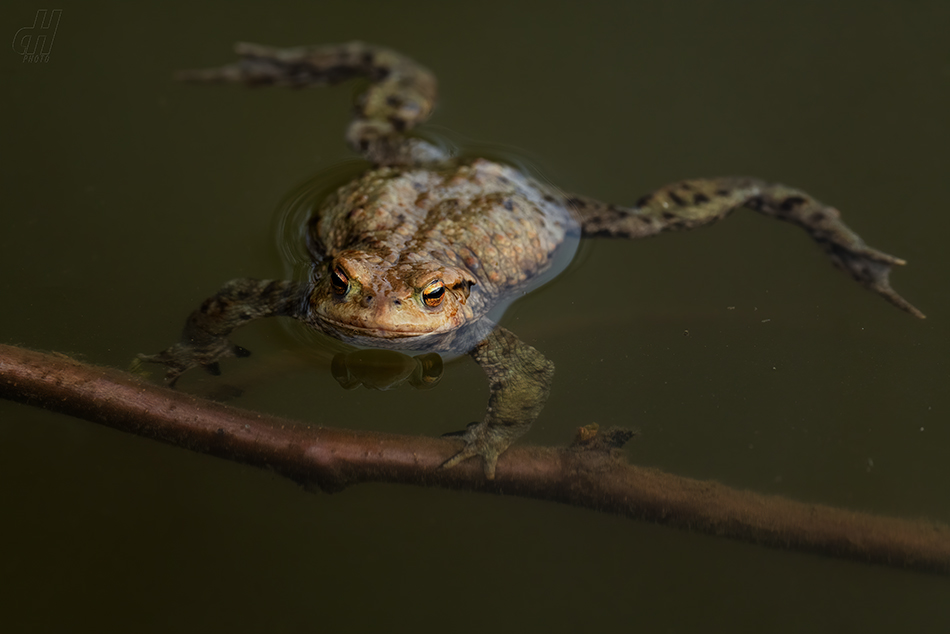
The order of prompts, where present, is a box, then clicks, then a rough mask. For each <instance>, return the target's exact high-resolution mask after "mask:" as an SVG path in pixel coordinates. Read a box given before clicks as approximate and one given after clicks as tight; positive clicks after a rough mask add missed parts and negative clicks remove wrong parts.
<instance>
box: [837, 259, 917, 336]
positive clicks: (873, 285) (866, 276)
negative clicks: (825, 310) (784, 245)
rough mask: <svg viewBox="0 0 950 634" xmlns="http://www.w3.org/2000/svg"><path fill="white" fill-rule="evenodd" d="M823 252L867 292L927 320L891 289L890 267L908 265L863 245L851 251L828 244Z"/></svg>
mask: <svg viewBox="0 0 950 634" xmlns="http://www.w3.org/2000/svg"><path fill="white" fill-rule="evenodd" d="M826 250H827V252H828V256H829V257H830V258H831V261H832V262H833V263H834V264H835V266H837V267H838V268H840V269H841V270H843V271H845V272H846V273H848V274H850V275H851V277H853V278H854V280H855V281H856V282H858V283H859V284H861V285H862V286H864V287H865V288H866V289H868V290H871V291H874V292H875V293H877V294H878V295H881V296H882V297H883V298H884V299H886V300H887V301H889V302H890V303H892V304H894V305H895V306H897V307H898V308H900V309H901V310H904V311H907V312H908V313H910V314H911V315H913V316H914V317H918V318H920V319H926V316H925V315H924V314H923V313H922V312H920V311H919V310H918V309H917V307H916V306H914V305H913V304H911V303H910V302H908V301H907V300H906V299H904V298H903V297H901V296H900V295H899V294H898V293H897V291H895V290H894V289H893V288H892V287H891V281H890V276H891V268H892V267H894V266H903V265H905V264H907V262H905V261H904V260H902V259H900V258H896V257H894V256H893V255H888V254H887V253H884V252H882V251H878V250H877V249H872V248H871V247H869V246H866V245H864V244H863V243H862V244H861V246H858V247H850V248H849V247H848V246H845V245H839V244H835V243H829V244H828V245H826Z"/></svg>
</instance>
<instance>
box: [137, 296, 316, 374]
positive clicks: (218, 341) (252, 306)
mask: <svg viewBox="0 0 950 634" xmlns="http://www.w3.org/2000/svg"><path fill="white" fill-rule="evenodd" d="M308 290H309V285H308V284H305V283H302V282H284V281H274V280H252V279H238V280H231V281H230V282H228V283H227V284H225V285H224V287H223V288H222V289H221V290H220V291H218V293H217V294H216V295H214V296H212V297H209V298H208V299H206V300H205V301H204V302H203V303H202V304H201V307H200V308H198V309H197V310H196V311H194V312H193V313H191V315H190V316H189V317H188V321H187V322H185V328H184V330H183V331H182V333H181V340H180V341H179V342H178V343H176V344H174V345H173V346H171V347H169V348H167V349H165V350H163V351H162V352H159V353H158V354H150V355H149V354H140V355H138V359H139V360H141V361H146V362H149V363H161V364H163V365H164V366H165V367H166V368H167V370H166V373H165V381H166V382H167V383H168V384H169V385H174V384H175V381H177V380H178V377H179V376H181V374H182V373H183V372H185V371H186V370H188V369H190V368H194V367H198V366H201V367H203V368H204V369H205V370H207V371H208V372H210V373H211V374H220V373H221V369H220V368H219V366H218V361H219V360H220V359H224V358H226V357H246V356H248V355H249V354H251V353H250V352H249V351H247V350H245V349H244V348H242V347H241V346H237V345H234V344H233V343H231V341H230V340H229V339H228V335H230V334H231V331H233V330H234V329H235V328H237V327H239V326H243V325H244V324H246V323H248V322H249V321H251V320H253V319H260V318H262V317H275V316H287V317H295V318H297V319H302V318H304V317H305V311H306V302H307V294H308Z"/></svg>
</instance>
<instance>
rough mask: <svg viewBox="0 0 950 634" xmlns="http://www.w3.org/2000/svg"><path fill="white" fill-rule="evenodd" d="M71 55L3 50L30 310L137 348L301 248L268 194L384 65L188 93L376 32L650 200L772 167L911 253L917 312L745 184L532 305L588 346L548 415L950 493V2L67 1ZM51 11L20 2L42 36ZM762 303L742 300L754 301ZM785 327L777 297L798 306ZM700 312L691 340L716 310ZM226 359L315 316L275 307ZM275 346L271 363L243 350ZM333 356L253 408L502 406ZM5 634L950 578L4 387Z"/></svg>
mask: <svg viewBox="0 0 950 634" xmlns="http://www.w3.org/2000/svg"><path fill="white" fill-rule="evenodd" d="M56 7H60V8H62V9H63V14H62V20H61V22H60V25H59V29H58V31H57V33H56V36H55V41H54V46H53V48H52V52H51V54H50V58H49V61H48V62H47V63H41V64H24V63H22V62H21V58H20V57H19V56H18V55H17V54H16V53H14V52H13V51H12V49H10V48H8V49H6V53H4V54H2V55H0V65H2V68H3V73H4V74H3V76H4V78H5V82H6V86H5V90H4V108H3V112H4V114H3V123H4V125H3V147H4V153H3V157H4V159H3V160H4V169H3V171H2V176H0V178H2V181H3V190H2V191H3V193H4V202H5V205H4V210H3V212H2V215H0V266H2V269H0V270H2V271H3V273H4V275H3V278H2V282H0V285H2V286H0V298H2V299H0V302H2V303H0V306H2V310H0V341H2V342H4V343H18V344H23V345H27V346H30V347H34V348H37V349H46V350H57V351H62V352H66V353H69V354H73V355H77V356H79V357H81V358H83V359H85V360H88V361H90V362H95V363H100V364H106V365H113V366H118V367H125V366H126V365H127V364H128V361H129V360H130V359H131V358H132V357H133V356H134V354H135V353H137V352H143V351H148V352H152V351H156V350H158V349H160V348H162V347H164V346H165V345H167V344H169V343H170V342H171V341H172V340H174V338H175V337H176V336H177V334H178V331H179V328H180V325H181V322H182V320H183V319H184V317H185V316H186V315H187V313H188V312H189V311H190V310H191V309H192V308H194V307H195V306H196V305H197V304H198V303H199V302H200V301H201V300H202V299H203V298H204V297H206V296H207V295H208V294H210V293H212V292H213V291H215V290H216V289H217V288H218V287H219V286H220V285H221V283H223V282H224V281H226V280H228V279H231V278H234V277H240V276H255V277H271V276H278V277H279V276H281V275H282V274H283V272H284V269H285V264H284V263H283V262H282V261H281V259H280V257H279V252H278V248H277V246H276V244H275V237H274V236H275V227H274V225H275V218H274V213H275V209H276V208H277V206H278V203H279V202H280V200H281V199H282V198H283V197H284V196H285V195H287V193H288V192H290V191H291V190H293V188H294V187H295V186H297V185H299V184H300V183H301V182H303V181H305V180H306V179H308V178H309V177H311V176H312V175H313V174H314V173H316V172H317V171H319V170H321V169H326V168H328V167H331V166H333V165H335V164H337V163H339V162H341V161H343V160H346V159H349V158H352V155H351V154H350V153H349V151H348V150H347V149H346V147H345V145H344V142H343V130H344V126H345V125H346V122H347V121H348V117H349V106H350V103H351V100H352V95H353V87H352V86H349V85H347V86H343V87H338V88H336V89H328V90H311V91H306V92H290V91H276V90H273V91H272V90H262V91H246V90H243V89H240V88H233V87H212V88H205V87H192V86H181V85H176V84H175V83H173V82H172V81H171V80H170V76H171V73H172V71H173V70H175V69H179V68H188V67H195V66H207V65H215V64H220V63H224V62H227V61H229V60H230V53H229V51H230V46H231V44H232V42H234V41H236V40H249V41H260V42H264V43H269V44H276V45H292V44H309V43H325V42H339V41H345V40H348V39H354V38H360V39H364V40H367V41H372V42H378V43H380V44H386V45H389V46H392V47H394V48H397V49H399V50H401V51H403V52H405V53H407V54H409V55H411V56H413V57H414V58H416V59H417V60H419V61H420V62H422V63H424V64H425V65H427V66H428V67H430V68H431V69H433V70H434V71H435V72H436V73H437V74H438V76H439V79H440V90H441V102H440V107H439V110H438V111H437V113H436V115H435V117H434V118H433V120H432V127H433V128H437V129H443V130H447V131H449V132H451V133H452V134H458V135H464V136H466V137H469V138H472V139H474V140H475V141H477V142H480V143H501V144H507V145H510V146H512V147H515V148H520V151H521V152H523V153H524V154H525V155H526V156H529V157H530V158H531V160H532V161H534V162H535V163H537V164H538V165H540V167H541V169H542V170H543V172H544V174H545V175H546V176H547V177H548V178H550V179H551V180H553V181H554V182H556V183H558V184H559V185H561V186H562V187H563V188H565V189H567V190H574V191H578V192H581V193H584V194H588V195H591V196H596V197H600V198H603V199H606V200H613V201H616V202H619V203H631V202H632V201H634V200H636V198H637V197H639V196H640V195H641V194H643V193H645V192H647V191H649V190H651V189H653V188H655V187H658V186H660V185H663V184H665V183H667V182H670V181H673V180H677V179H681V178H685V177H693V176H711V175H722V174H750V175H755V176H759V177H762V178H766V179H771V180H778V181H782V182H786V183H788V184H791V185H795V186H798V187H801V188H802V189H805V190H807V191H808V192H810V193H812V194H813V195H815V196H817V197H818V198H820V199H822V200H824V201H826V202H829V203H831V204H834V205H835V206H837V207H839V208H840V209H841V210H842V211H843V213H844V214H845V217H846V218H847V219H848V221H849V223H850V224H851V226H852V227H853V228H854V229H855V230H856V231H858V232H859V233H860V234H861V235H862V236H863V237H864V238H865V239H867V241H868V242H869V243H870V244H872V245H874V246H876V247H878V248H880V249H882V250H885V251H888V252H890V253H894V254H896V255H899V256H901V257H904V258H906V259H907V260H908V261H909V262H910V265H909V266H908V267H906V269H904V270H900V271H898V272H896V274H895V275H894V280H893V281H894V283H895V286H896V287H897V288H898V290H899V291H901V292H902V293H903V294H904V295H905V296H906V297H907V298H908V299H909V300H910V301H912V302H914V303H915V304H917V305H918V306H919V307H920V308H921V310H923V311H924V312H925V313H927V314H928V315H929V319H928V320H926V321H923V322H919V321H915V320H914V319H913V318H911V317H909V316H907V315H904V314H901V313H900V312H898V311H897V310H895V309H893V308H892V307H890V306H889V305H887V304H886V303H884V302H883V301H881V300H880V299H878V298H876V297H873V296H872V295H871V294H869V293H867V292H865V291H863V290H861V289H860V288H859V287H858V286H857V285H855V284H854V283H853V282H851V281H850V280H848V279H847V278H846V277H845V276H843V275H841V274H840V273H837V272H836V271H834V270H833V269H832V268H831V267H830V266H829V265H828V264H827V262H826V261H825V260H824V258H823V256H822V255H821V254H820V253H819V251H818V249H817V248H815V247H814V245H813V244H811V242H810V241H809V240H808V239H807V237H805V236H804V234H802V233H801V232H798V231H796V230H795V229H794V228H792V227H790V226H787V225H782V224H780V223H776V222H774V221H772V220H769V219H765V218H761V217H758V216H755V215H754V214H752V213H751V212H749V213H742V214H736V215H735V216H733V217H731V218H730V219H728V220H727V221H726V222H724V223H723V224H721V225H719V226H716V227H714V228H711V229H708V230H702V231H698V232H695V233H692V234H682V235H669V236H664V237H661V238H657V239H654V240H648V241H643V242H637V243H626V242H601V243H596V244H591V245H588V247H587V248H586V250H585V255H584V260H583V262H582V263H581V264H580V265H578V266H575V267H573V268H572V269H571V270H570V271H569V272H568V273H566V274H564V275H562V276H561V277H560V278H559V279H558V280H557V281H555V282H554V283H552V284H549V285H547V286H545V287H544V288H542V289H540V290H539V291H537V292H535V293H533V294H532V295H530V296H529V297H528V298H526V299H525V300H523V301H522V302H519V303H518V304H516V305H515V306H514V307H513V308H512V309H511V310H510V311H509V313H508V316H507V318H506V322H505V323H506V325H507V326H508V327H509V328H511V329H512V330H514V331H516V332H518V333H519V334H520V335H521V336H522V337H523V338H524V339H525V340H527V341H528V342H530V343H531V344H532V345H534V346H535V347H537V348H538V349H540V350H542V351H543V352H544V354H545V355H546V356H548V357H549V358H550V359H552V360H553V361H554V362H555V363H556V364H557V383H556V386H555V390H554V392H553V394H552V398H551V401H550V402H549V404H548V406H547V408H546V410H545V412H544V413H543V414H542V417H541V419H540V420H539V421H538V422H537V424H536V425H535V427H534V429H533V430H532V432H531V433H530V434H529V436H527V437H526V439H525V441H526V442H532V443H548V444H557V443H562V444H563V443H565V442H567V441H568V440H569V439H570V437H571V436H572V433H573V429H574V427H576V426H577V425H580V424H585V423H588V422H592V421H595V422H598V423H600V424H601V425H614V424H619V425H628V426H629V425H636V426H638V427H640V428H641V430H642V432H643V433H642V435H641V436H640V438H638V439H637V440H636V442H635V443H634V444H633V445H632V446H631V447H630V449H629V456H630V458H631V460H633V461H635V462H637V463H639V464H644V465H652V466H657V467H659V468H662V469H664V470H667V471H670V472H673V473H678V474H682V475H688V476H691V477H697V478H707V479H717V480H720V481H722V482H724V483H726V484H729V485H731V486H735V487H739V488H747V489H753V490H756V491H761V492H768V493H777V494H781V495H786V496H789V497H792V498H795V499H799V500H804V501H812V502H820V503H826V504H833V505H840V506H844V507H848V508H853V509H858V510H864V511H870V512H875V513H881V514H887V515H895V516H904V517H921V516H923V517H929V518H932V519H935V520H939V521H942V522H950V460H948V457H947V456H948V452H950V417H948V412H950V395H948V390H947V384H948V379H950V355H948V352H950V321H948V315H950V299H948V295H947V293H946V279H947V273H948V270H950V251H948V249H947V248H946V246H945V241H946V236H947V234H948V229H950V220H948V219H950V213H948V202H947V195H946V191H945V189H946V187H945V185H946V183H947V174H948V172H950V159H948V153H947V147H950V124H948V116H947V113H948V112H950V40H948V39H947V36H946V32H947V27H948V25H950V5H948V4H947V3H945V2H939V1H937V2H915V3H897V2H894V3H877V2H857V1H853V2H836V3H831V4H829V3H800V2H795V3H792V2H785V3H768V4H766V3H751V2H750V3H708V2H680V3H666V4H660V3H638V2H632V3H617V5H616V6H610V5H603V6H601V5H599V4H594V3H584V4H583V5H579V6H577V7H575V6H574V5H570V4H561V3H494V2H480V3H466V4H459V5H457V6H453V5H450V4H447V3H429V4H426V3H402V4H398V3H379V4H374V3H365V2H362V3H343V2H328V1H324V2H297V3H294V2H268V3H260V4H253V3H237V2H230V3H226V2H218V3H206V4H204V5H202V6H200V7H195V6H192V5H191V4H190V3H184V2H177V3H166V4H165V5H163V6H162V7H161V8H158V7H154V8H148V7H144V6H139V5H134V4H132V3H105V2H92V1H87V2H82V3H79V2H66V3H63V4H60V5H56V6H52V5H51V6H50V7H49V8H56ZM38 8H42V5H39V6H38V5H35V4H29V3H24V2H14V3H7V4H6V5H4V7H3V8H2V9H0V18H2V19H0V34H3V33H5V34H6V37H7V38H8V41H10V40H11V39H12V38H13V37H14V35H15V34H16V32H17V30H18V29H19V28H20V27H23V26H29V25H30V24H32V23H33V18H34V15H35V13H36V9H38ZM730 306H732V307H735V308H734V310H727V307H730ZM766 320H768V321H766ZM687 330H688V331H689V336H688V337H685V336H684V331H687ZM237 339H238V340H239V341H240V342H241V343H242V345H245V346H247V347H248V348H251V349H252V350H254V351H255V356H254V357H252V358H251V359H250V360H246V361H243V362H241V364H232V365H230V366H226V367H225V371H226V372H228V373H229V374H237V373H240V372H245V371H250V372H253V371H254V368H261V367H269V366H268V365H267V364H268V363H269V361H268V360H269V359H272V357H273V356H274V355H277V354H279V353H280V352H281V351H283V350H285V349H288V348H292V347H294V345H295V339H294V338H293V337H292V336H290V335H289V334H288V333H287V332H286V330H285V329H283V328H282V327H281V326H280V325H279V324H277V323H260V324H256V325H253V326H251V327H249V328H247V329H245V330H244V331H241V332H240V333H239V334H238V336H237ZM247 368H251V369H250V370H248V369H247ZM486 398H487V386H486V385H485V381H484V379H483V377H482V375H481V372H480V370H479V369H478V368H477V366H475V365H474V364H473V363H471V362H470V361H467V360H466V361H462V362H459V363H454V364H451V365H449V367H448V368H447V372H446V376H445V377H444V378H443V380H442V383H441V384H440V385H439V386H438V387H437V388H436V389H435V390H432V391H428V392H417V391H413V390H409V389H405V390H396V391H392V392H386V393H376V392H370V391H367V390H362V389H361V390H357V391H353V392H345V391H343V390H341V389H340V388H339V387H338V386H337V385H336V383H335V382H334V381H333V379H332V377H331V376H330V375H329V372H328V371H327V370H326V368H325V367H324V366H313V367H312V368H311V369H310V370H307V371H297V372H294V373H290V374H286V375H281V376H280V378H279V380H274V381H271V382H268V383H265V384H263V385H261V387H259V388H258V389H255V390H253V391H251V392H249V393H248V394H247V395H246V396H245V397H243V398H241V399H240V400H239V401H238V403H237V404H238V405H240V406H242V407H247V408H253V409H259V410H262V411H266V412H272V413H276V414H281V415H286V416H291V417H294V418H298V419H301V420H312V421H319V422H322V423H326V424H335V425H341V426H349V427H353V428H366V429H381V430H391V431H396V432H402V433H420V434H429V435H435V434H438V433H441V432H444V431H448V430H451V429H457V428H459V427H460V426H461V425H462V424H464V423H466V422H468V421H470V420H475V419H478V418H480V417H481V415H482V413H483V408H484V404H485V399H486ZM0 482H2V484H0V513H2V515H0V544H2V549H0V552H2V553H3V555H2V557H0V630H3V631H10V632H26V631H95V632H109V631H115V632H120V631H121V632H126V631H163V632H167V631H176V632H177V631H185V632H187V631H199V630H201V631H275V632H277V631H306V630H321V631H334V632H336V631H386V632H396V631H430V630H436V629H440V630H441V629H445V630H452V631H459V632H475V631H479V632H484V631H492V630H496V631H512V630H515V629H521V630H529V629H530V630H531V631H548V632H562V631H563V632H574V631H578V630H580V629H581V628H585V629H589V630H590V631H608V630H614V631H616V630H620V629H621V628H622V629H624V630H633V631H646V632H695V631H699V630H703V631H714V632H719V631H723V632H737V631H756V632H804V631H807V632H839V631H849V632H865V633H870V632H894V631H913V632H944V631H947V629H948V627H950V607H948V605H950V578H947V577H940V576H929V575H921V574H913V573H907V572H903V571H899V570H890V569H885V568H880V567H869V566H861V565H858V564H854V563H848V562H841V561H835V560H830V559H823V558H819V557H815V556H811V555H803V554H798V553H788V552H781V551H775V550H766V549H762V548H757V547H754V546H748V545H744V544H739V543H734V542H730V541H725V540H721V539H716V538H711V537H705V536H701V535H696V534H691V533H688V532H683V531H677V530H672V529H667V528H663V527H658V526H653V525H649V524H645V523H637V522H631V521H627V520H622V519H618V518H614V517H611V516H605V515H599V514H596V513H592V512H587V511H579V510H575V509H571V508H567V507H561V506H557V505H553V504H543V503H536V502H530V501H525V500H520V499H507V498H500V497H487V496H478V495H474V494H471V495H468V494H459V493H451V492H445V491H437V490H419V489H413V488H405V487H397V486H375V485H374V486H361V487H356V488H354V489H352V490H349V491H346V492H344V493H342V494H339V495H335V496H327V495H315V494H311V493H307V492H305V491H303V490H301V489H300V488H298V487H296V486H294V485H292V484H290V483H288V482H285V481H283V480H281V479H279V478H277V477H276V476H274V475H272V474H269V473H266V472H263V471H257V470H254V469H251V468H246V467H242V466H237V465H234V464H230V463H227V462H224V461H220V460H215V459H212V458H208V457H204V456H199V455H195V454H191V453H189V452H186V451H183V450H179V449H175V448H172V447H168V446H165V445H162V444H159V443H155V442H151V441H147V440H143V439H140V438H136V437H132V436H128V435H124V434H121V433H118V432H114V431H111V430H108V429H105V428H101V427H98V426H95V425H92V424H89V423H85V422H82V421H76V420H72V419H69V418H66V417H64V416H59V415H54V414H49V413H46V412H43V411H39V410H36V409H31V408H27V407H23V406H19V405H14V404H11V403H7V402H0Z"/></svg>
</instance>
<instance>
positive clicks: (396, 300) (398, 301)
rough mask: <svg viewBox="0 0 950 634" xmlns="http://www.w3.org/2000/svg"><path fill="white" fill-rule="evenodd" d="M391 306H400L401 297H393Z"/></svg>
mask: <svg viewBox="0 0 950 634" xmlns="http://www.w3.org/2000/svg"><path fill="white" fill-rule="evenodd" d="M393 306H395V307H396V308H399V307H400V306H402V300H401V299H394V300H393Z"/></svg>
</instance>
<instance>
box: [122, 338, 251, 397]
mask: <svg viewBox="0 0 950 634" xmlns="http://www.w3.org/2000/svg"><path fill="white" fill-rule="evenodd" d="M250 355H251V351H250V350H248V349H247V348H242V347H241V346H238V345H235V344H233V343H231V342H230V341H228V340H227V339H221V340H220V341H215V342H213V343H212V344H205V345H202V346H198V345H195V344H191V343H183V342H178V343H176V344H175V345H173V346H170V347H168V348H166V349H165V350H162V351H161V352H159V353H158V354H139V355H136V358H135V359H134V360H133V361H132V364H133V366H132V367H133V370H136V369H138V368H139V367H140V366H141V364H142V363H143V362H144V363H159V364H161V365H164V366H165V383H167V384H168V386H169V387H174V386H175V383H176V382H177V381H178V378H179V377H180V376H181V375H182V374H184V373H185V372H186V371H188V370H190V369H191V368H197V367H201V368H204V369H205V371H206V372H207V373H208V374H211V375H213V376H218V375H220V374H221V365H220V363H219V361H220V360H221V359H224V358H227V357H248V356H250Z"/></svg>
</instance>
